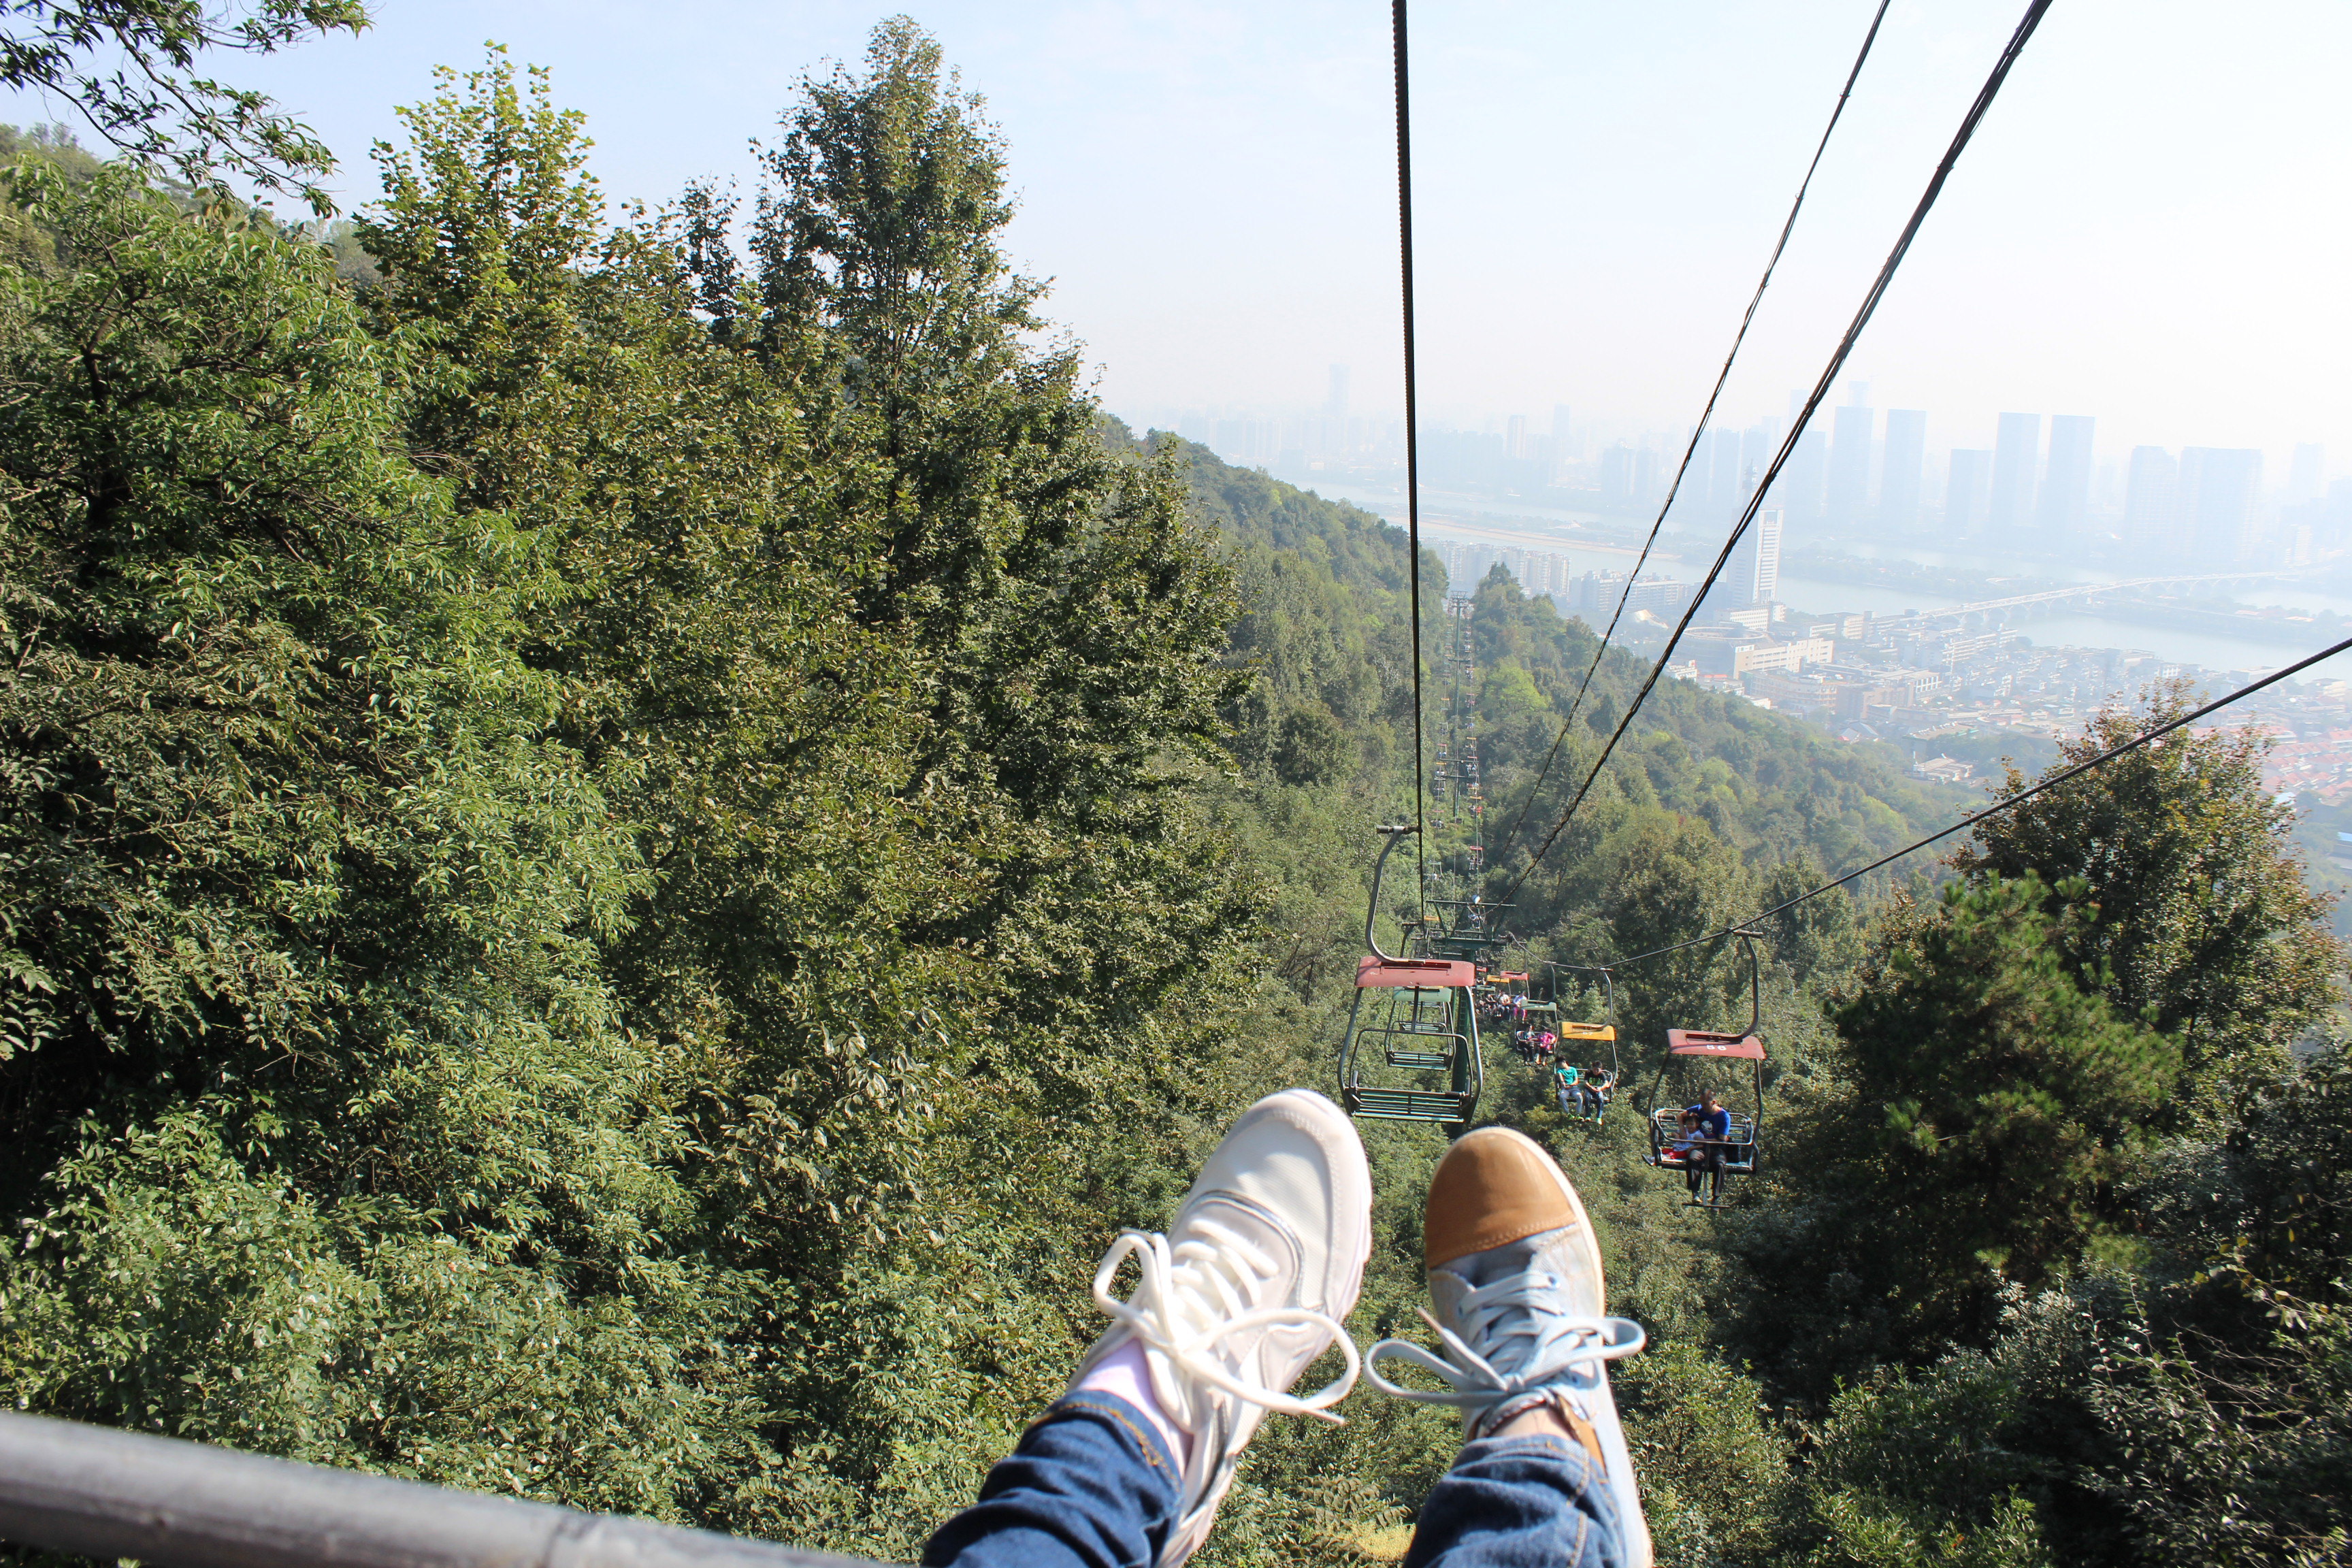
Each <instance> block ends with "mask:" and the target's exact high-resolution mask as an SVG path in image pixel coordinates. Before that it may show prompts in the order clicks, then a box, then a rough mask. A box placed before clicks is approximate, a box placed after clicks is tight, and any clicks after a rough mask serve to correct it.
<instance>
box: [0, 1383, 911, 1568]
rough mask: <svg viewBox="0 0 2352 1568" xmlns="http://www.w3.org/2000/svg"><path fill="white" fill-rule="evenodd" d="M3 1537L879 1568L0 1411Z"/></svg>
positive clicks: (342, 1567)
mask: <svg viewBox="0 0 2352 1568" xmlns="http://www.w3.org/2000/svg"><path fill="white" fill-rule="evenodd" d="M0 1540H6V1541H12V1542H17V1543H18V1544H20V1545H25V1546H38V1547H46V1548H47V1549H48V1550H50V1551H52V1552H80V1553H82V1554H84V1555H87V1556H90V1557H97V1558H101V1559H111V1558H119V1557H135V1558H138V1559H140V1560H141V1561H142V1562H147V1563H164V1564H169V1565H173V1568H877V1564H875V1563H873V1562H872V1561H871V1560H870V1559H867V1558H863V1557H838V1556H835V1555H833V1554H831V1553H829V1552H802V1551H798V1550H796V1549H794V1548H793V1547H789V1546H779V1545H776V1544H775V1543H774V1542H766V1541H754V1540H751V1539H749V1538H748V1537H743V1536H735V1535H719V1534H715V1533H713V1532H711V1531H705V1530H683V1529H680V1528H678V1527H677V1526H676V1525H669V1524H656V1523H655V1522H653V1521H650V1520H643V1519H623V1518H619V1517H616V1516H614V1515H611V1514H595V1513H580V1512H577V1511H575V1510H572V1509H568V1508H557V1507H555V1506H553V1505H551V1504H549V1503H538V1502H524V1501H522V1500H520V1499H516V1498H501V1497H491V1496H488V1494H486V1493H482V1492H467V1491H457V1490H453V1489H449V1488H446V1487H436V1486H427V1485H425V1483H423V1482H421V1481H403V1480H394V1479H392V1478H390V1477H388V1476H371V1475H365V1474H362V1473H361V1472H359V1471H356V1470H337V1469H329V1468H324V1467H322V1466H318V1465H305V1464H298V1463H296V1462H294V1461H292V1460H290V1459H274V1458H268V1457H266V1456H264V1455H260V1454H247V1453H244V1452H241V1451H239V1450H237V1449H235V1448H223V1447H215V1446H214V1445H212V1444H209V1443H191V1442H185V1441H183V1440H182V1439H180V1438H176V1437H159V1436H149V1435H147V1434H144V1433H139V1432H119V1431H116V1430H114V1429H112V1428H110V1427H106V1426H85V1425H83V1424H82V1423H80V1422H78V1421H59V1420H56V1419H54V1418H52V1417H49V1416H45V1415H21V1414H18V1413H16V1412H14V1411H0Z"/></svg>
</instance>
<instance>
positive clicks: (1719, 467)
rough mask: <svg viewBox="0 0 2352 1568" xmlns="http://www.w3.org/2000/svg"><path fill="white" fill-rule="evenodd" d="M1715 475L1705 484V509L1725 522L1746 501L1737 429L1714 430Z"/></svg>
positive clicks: (1746, 493) (1746, 502) (1736, 512)
mask: <svg viewBox="0 0 2352 1568" xmlns="http://www.w3.org/2000/svg"><path fill="white" fill-rule="evenodd" d="M1714 468H1715V478H1714V479H1713V481H1712V482H1710V483H1709V484H1708V486H1707V510H1709V511H1710V512H1712V513H1713V514H1714V515H1715V516H1716V517H1717V518H1719V519H1723V520H1725V521H1728V520H1730V519H1732V518H1735V517H1738V515H1739V510H1740V508H1742V507H1744V506H1746V505H1747V504H1748V489H1747V487H1746V486H1744V485H1742V484H1741V483H1740V482H1739V436H1738V432H1736V431H1731V430H1718V431H1717V432H1716V433H1715V463H1714Z"/></svg>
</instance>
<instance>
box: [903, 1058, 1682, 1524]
mask: <svg viewBox="0 0 2352 1568" xmlns="http://www.w3.org/2000/svg"><path fill="white" fill-rule="evenodd" d="M1370 1221H1371V1174H1370V1169H1369V1168H1368V1167H1367V1165H1366V1163H1365V1161H1364V1152H1363V1145H1362V1143H1361V1142H1360V1141H1359V1140H1358V1138H1357V1136H1356V1130H1355V1127H1354V1124H1353V1123H1351V1122H1350V1121H1349V1120H1348V1118H1347V1116H1346V1115H1345V1114H1344V1113H1342V1112H1341V1111H1340V1110H1339V1108H1338V1107H1337V1106H1335V1105H1333V1104H1332V1103H1331V1102H1330V1101H1329V1100H1326V1099H1324V1098H1323V1097H1322V1096H1321V1095H1319V1094H1316V1093H1314V1092H1313V1091H1311V1090H1308V1089H1288V1090H1286V1091H1284V1092H1283V1093H1280V1094H1276V1095H1270V1096H1268V1097H1267V1098H1266V1099H1265V1100H1260V1101H1258V1102H1257V1104H1255V1105H1254V1106H1252V1107H1251V1108H1250V1109H1249V1110H1247V1111H1245V1112H1244V1113H1243V1115H1242V1117H1241V1119H1240V1120H1239V1121H1236V1122H1235V1123H1234V1127H1233V1129H1232V1131H1229V1132H1228V1133H1227V1134H1226V1136H1225V1140H1224V1142H1223V1143H1222V1144H1220V1145H1219V1146H1218V1148H1217V1150H1216V1152H1214V1153H1213V1154H1212V1155H1211V1156H1210V1158H1209V1160H1208V1162H1207V1163H1206V1164H1205V1165H1204V1166H1203V1167H1202V1171H1201V1174H1200V1177H1199V1179H1198V1180H1196V1181H1195V1182H1194V1183H1193V1184H1192V1191H1191V1193H1190V1194H1187V1195H1186V1197H1185V1200H1184V1204H1183V1206H1182V1207H1181V1209H1180V1210H1179V1211H1178V1214H1177V1216H1176V1222H1175V1224H1174V1225H1173V1226H1171V1228H1170V1230H1169V1232H1168V1233H1167V1234H1166V1235H1165V1236H1154V1235H1149V1234H1146V1233H1143V1232H1139V1231H1129V1232H1127V1233H1126V1234H1125V1235H1123V1236H1121V1237H1119V1239H1118V1242H1117V1243H1115V1244H1114V1245H1113V1246H1112V1247H1111V1249H1110V1251H1109V1253H1108V1255H1107V1256H1106V1257H1105V1258H1104V1259H1103V1263H1102V1267H1101V1268H1099V1269H1098V1270H1097V1272H1096V1275H1095V1288H1094V1295H1095V1301H1096V1303H1097V1305H1098V1306H1100V1307H1101V1308H1102V1309H1103V1310H1104V1311H1105V1312H1106V1313H1108V1315H1109V1316H1110V1318H1111V1319H1112V1326H1111V1328H1110V1329H1109V1330H1108V1331H1107V1332H1105V1333H1104V1335H1103V1336H1102V1338H1101V1339H1100V1340H1098V1341H1097V1342H1096V1343H1095V1346H1094V1348H1093V1349H1092V1350H1091V1351H1089V1352H1087V1356H1086V1357H1085V1359H1084V1360H1083V1361H1082V1362H1081V1363H1079V1366H1078V1371H1077V1374H1076V1377H1075V1378H1074V1379H1073V1380H1072V1383H1071V1385H1070V1388H1069V1391H1068V1392H1067V1393H1066V1394H1064V1395H1063V1396H1062V1397H1061V1398H1060V1399H1058V1400H1056V1401H1055V1402H1054V1404H1053V1405H1051V1406H1050V1407H1048V1408H1047V1410H1046V1411H1045V1414H1044V1415H1042V1416H1040V1417H1039V1418H1038V1419H1037V1420H1036V1421H1035V1422H1034V1423H1033V1424H1032V1425H1031V1426H1030V1427H1029V1429H1028V1430H1027V1432H1025V1433H1024V1434H1023V1436H1022V1438H1021V1442H1020V1445H1019V1447H1017V1448H1016V1449H1015V1450H1014V1452H1013V1455H1012V1456H1011V1457H1010V1458H1006V1459H1004V1460H1003V1461H1002V1462H1000V1463H999V1464H998V1465H997V1466H996V1467H995V1468H993V1469H992V1470H991V1471H990V1472H989V1476H988V1479H987V1481H986V1483H985V1484H984V1485H983V1486H982V1489H981V1495H980V1500H979V1502H978V1503H976V1504H975V1505H974V1506H972V1507H971V1508H970V1509H967V1510H964V1511H963V1512H961V1513H960V1514H958V1515H957V1516H956V1517H955V1518H953V1519H951V1520H950V1521H948V1522H947V1523H946V1524H945V1525H943V1526H942V1527H941V1528H940V1531H939V1532H938V1533H937V1534H936V1535H934V1536H933V1537H932V1538H931V1542H930V1544H929V1547H928V1548H927V1549H926V1551H925V1552H924V1555H923V1561H924V1562H925V1563H930V1564H936V1565H942V1568H944V1565H947V1564H953V1565H954V1568H1012V1565H1013V1564H1021V1565H1023V1568H1143V1565H1145V1564H1150V1565H1152V1568H1175V1565H1176V1564H1180V1563H1183V1562H1184V1560H1185V1559H1186V1558H1188V1557H1190V1556H1191V1555H1192V1552H1195V1551H1196V1550H1198V1549H1199V1547H1200V1545H1201V1543H1202V1541H1203V1540H1205V1539H1206V1538H1207V1536H1208V1532H1209V1528H1210V1526H1211V1524H1212V1523H1213V1521H1214V1520H1215V1516H1216V1510H1217V1507H1218V1505H1219V1503H1221V1502H1222V1501H1223V1499H1224V1495H1225V1492H1226V1490H1227V1489H1229V1488H1230V1487H1231V1486H1232V1484H1233V1479H1234V1469H1235V1468H1236V1466H1237V1465H1238V1463H1239V1461H1240V1458H1241V1454H1242V1451H1243V1449H1244V1447H1246V1446H1247V1445H1248V1443H1249V1440H1250V1438H1251V1437H1252V1436H1254V1435H1255V1432H1256V1430H1257V1427H1258V1426H1259V1424H1260V1423H1261V1422H1262V1421H1263V1420H1264V1419H1265V1415H1266V1413H1267V1412H1268V1411H1270V1410H1271V1411H1283V1412H1286V1413H1290V1414H1297V1415H1307V1416H1311V1417H1317V1418H1320V1419H1324V1420H1333V1421H1336V1420H1337V1419H1338V1417H1337V1416H1334V1415H1331V1414H1330V1406H1332V1405H1336V1404H1338V1403H1339V1400H1340V1399H1342V1398H1344V1397H1345V1396H1346V1394H1348V1391H1349V1388H1351V1387H1352V1386H1353V1385H1354V1384H1355V1381H1356V1377H1357V1373H1358V1371H1359V1368H1360V1365H1361V1364H1363V1363H1360V1360H1359V1357H1358V1354H1357V1351H1356V1347H1355V1343H1354V1342H1353V1341H1352V1340H1351V1339H1350V1338H1349V1336H1348V1333H1347V1331H1346V1329H1345V1328H1344V1326H1343V1325H1342V1322H1341V1320H1343V1319H1344V1318H1346V1316H1347V1315H1348V1312H1349V1310H1350V1309H1352V1308H1353V1307H1354V1306H1355V1302H1356V1295H1357V1291H1358V1289H1359V1287H1360V1283H1361V1280H1362V1277H1363V1268H1364V1262H1365V1259H1366V1258H1368V1257H1369V1256H1370V1248H1371V1223H1370ZM1423 1243H1424V1248H1425V1253H1426V1261H1427V1263H1428V1266H1429V1291H1430V1303H1431V1309H1432V1310H1431V1311H1430V1312H1429V1313H1428V1314H1427V1316H1428V1318H1429V1321H1430V1322H1431V1323H1432V1324H1433V1326H1434V1327H1435V1328H1436V1329H1437V1331H1438V1335H1439V1338H1440V1340H1441V1341H1442V1342H1443V1344H1444V1353H1443V1354H1440V1353H1433V1352H1430V1351H1428V1350H1425V1349H1423V1348H1422V1347H1421V1346H1419V1345H1416V1344H1412V1343H1409V1342H1404V1341H1400V1340H1384V1341H1382V1342H1380V1343H1378V1344H1376V1345H1374V1346H1373V1347H1372V1348H1371V1350H1370V1352H1369V1355H1368V1358H1367V1360H1368V1361H1369V1363H1370V1373H1371V1379H1372V1381H1373V1382H1374V1383H1375V1384H1378V1385H1379V1386H1380V1388H1381V1391H1382V1392H1383V1393H1386V1394H1391V1395H1393V1396H1395V1397H1399V1398H1406V1399H1416V1400H1423V1401H1428V1402H1433V1403H1438V1404H1444V1405H1454V1406H1456V1407H1458V1408H1459V1409H1460V1410H1461V1412H1462V1422H1463V1436H1464V1438H1465V1442H1464V1446H1463V1448H1462V1452H1461V1454H1460V1456H1459V1457H1458V1458H1456V1459H1455V1461H1454V1468H1452V1469H1451V1470H1450V1471H1449V1472H1448V1473H1447V1474H1446V1475H1445V1477H1444V1479H1442V1480H1440V1481H1439V1482H1438V1484H1437V1485H1436V1486H1435V1487H1434V1488H1433V1489H1432V1490H1431V1492H1430V1494H1429V1497H1428V1499H1427V1500H1426V1501H1425V1502H1424V1503H1423V1506H1422V1510H1421V1518H1420V1521H1419V1523H1418V1525H1417V1527H1416V1530H1415V1532H1414V1537H1413V1543H1412V1549H1411V1551H1410V1552H1408V1553H1407V1556H1406V1559H1405V1561H1406V1563H1407V1564H1408V1565H1409V1568H1420V1565H1423V1564H1427V1565H1431V1568H1521V1565H1527V1568H1533V1565H1534V1564H1538V1563H1543V1564H1559V1563H1567V1564H1572V1565H1574V1568H1649V1565H1650V1561H1651V1554H1650V1539H1649V1531H1648V1529H1647V1527H1646V1525H1645V1524H1644V1523H1643V1519H1642V1510H1641V1503H1640V1500H1639V1496H1638V1493H1637V1492H1636V1490H1635V1487H1634V1481H1633V1461H1632V1459H1631V1458H1630V1456H1629V1455H1628V1453H1627V1451H1626V1447H1625V1439H1624V1436H1623V1433H1622V1431H1621V1429H1620V1428H1619V1426H1618V1421H1617V1409H1616V1405H1615V1402H1614V1400H1613V1399H1612V1396H1611V1394H1610V1391H1609V1379H1608V1374H1607V1371H1606V1366H1605V1363H1608V1362H1610V1361H1613V1360H1616V1359H1618V1358H1620V1357H1622V1356H1627V1355H1631V1354H1633V1353H1634V1352H1637V1351H1639V1350H1640V1349H1641V1348H1642V1344H1643V1334H1642V1330H1641V1329H1640V1327H1639V1326H1638V1325H1636V1324H1634V1323H1633V1322H1630V1321H1627V1320H1625V1319H1622V1318H1606V1317H1604V1316H1602V1307H1603V1300H1604V1297H1603V1286H1602V1281H1601V1252H1600V1247H1599V1246H1598V1245H1597V1243H1596V1242H1595V1240H1594V1238H1593V1235H1592V1227H1591V1222H1590V1221H1589V1220H1588V1219H1587V1217H1586V1215H1585V1213H1584V1205H1583V1204H1582V1203H1581V1202H1580V1200H1579V1199H1578V1197H1577V1195H1576V1191H1575V1189H1574V1188H1573V1187H1571V1186H1570V1184H1569V1182H1568V1178H1567V1177H1566V1176H1565V1175H1563V1174H1561V1173H1560V1170H1559V1166H1558V1165H1557V1164H1555V1163H1553V1162H1552V1160H1551V1157H1550V1156H1549V1154H1547V1153H1545V1152H1544V1151H1543V1149H1542V1148H1541V1146H1540V1145H1538V1144H1537V1143H1535V1142H1533V1141H1531V1140H1529V1139H1527V1138H1524V1137H1522V1136H1520V1135H1519V1134H1518V1133H1517V1132H1513V1131H1509V1130H1507V1129H1505V1128H1499V1127H1488V1128H1481V1129H1479V1130H1478V1131H1475V1132H1471V1133H1469V1134H1467V1135H1465V1136H1464V1137H1463V1138H1461V1139H1460V1140H1458V1141H1457V1142H1455V1143H1454V1145H1453V1147H1452V1148H1450V1149H1449V1150H1447V1152H1446V1154H1445V1157H1444V1160H1442V1161H1441V1162H1440V1163H1439V1164H1438V1168H1437V1173H1436V1174H1435V1176H1434V1177H1433V1180H1432V1181H1431V1183H1430V1190H1429V1199H1428V1205H1427V1209H1426V1214H1425V1224H1424V1226H1423ZM1129 1257H1133V1258H1135V1259H1136V1261H1137V1264H1138V1267H1139V1278H1138V1280H1137V1284H1136V1287H1135V1289H1134V1292H1133V1293H1132V1294H1131V1295H1130V1296H1129V1298H1128V1299H1127V1300H1118V1299H1117V1298H1116V1297H1114V1296H1113V1295H1112V1294H1111V1290H1110V1286H1111V1282H1112V1280H1113V1279H1114V1278H1115V1277H1116V1275H1117V1273H1118V1268H1119V1266H1120V1265H1121V1264H1122V1263H1123V1262H1124V1261H1125V1260H1126V1259H1127V1258H1129ZM1333 1346H1337V1347H1338V1348H1339V1351H1340V1352H1341V1353H1342V1355H1343V1357H1344V1359H1345V1361H1346V1369H1345V1371H1344V1373H1342V1375H1341V1376H1340V1377H1339V1379H1337V1380H1336V1381H1334V1382H1333V1383H1332V1384H1330V1385H1328V1387H1325V1388H1322V1389H1319V1390H1318V1391H1316V1392H1315V1393H1314V1394H1307V1395H1306V1396H1304V1397H1301V1396H1298V1395H1295V1394H1291V1393H1289V1392H1288V1390H1289V1388H1290V1386H1291V1385H1292V1384H1294V1383H1296V1382H1297V1380H1298V1378H1299V1376H1300V1375H1301V1374H1302V1373H1304V1372H1305V1371H1306V1370H1307V1365H1308V1363H1311V1362H1313V1361H1314V1360H1315V1359H1316V1358H1317V1357H1318V1356H1319V1355H1321V1354H1322V1353H1323V1352H1325V1351H1326V1350H1328V1349H1330V1348H1332V1347H1333ZM1449 1357H1450V1358H1451V1359H1448V1358H1449ZM1384 1360H1389V1361H1396V1362H1402V1363H1410V1364H1412V1365H1413V1366H1416V1367H1418V1368H1420V1369H1421V1370H1422V1371H1423V1372H1425V1373H1432V1374H1433V1375H1434V1377H1435V1378H1436V1379H1438V1380H1439V1381H1441V1382H1442V1383H1444V1384H1445V1385H1446V1386H1444V1387H1443V1388H1436V1389H1433V1388H1427V1387H1405V1386H1402V1385H1400V1384H1396V1383H1392V1382H1391V1381H1390V1380H1389V1379H1388V1378H1386V1377H1384V1376H1383V1375H1382V1374H1381V1370H1380V1368H1381V1363H1382V1362H1383V1361H1384Z"/></svg>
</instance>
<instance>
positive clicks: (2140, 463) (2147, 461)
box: [2124, 447, 2184, 559]
mask: <svg viewBox="0 0 2352 1568" xmlns="http://www.w3.org/2000/svg"><path fill="white" fill-rule="evenodd" d="M2125 485H2126V489H2125V491H2124V542H2125V543H2126V544H2127V545H2129V546H2131V547H2132V548H2133V549H2135V550H2138V549H2157V550H2164V551H2181V550H2182V549H2183V545H2184V541H2183V540H2182V539H2181V538H2180V537H2179V524H2180V507H2179V502H2180V464H2179V462H2178V461H2177V460H2175V459H2174V458H2173V456H2172V454H2171V453H2169V452H2168V451H2166V450H2165V449H2164V448H2163V447H2133V448H2132V455H2131V477H2130V478H2129V479H2126V481H2125ZM2177 558H2178V557H2176V559H2177Z"/></svg>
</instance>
